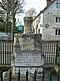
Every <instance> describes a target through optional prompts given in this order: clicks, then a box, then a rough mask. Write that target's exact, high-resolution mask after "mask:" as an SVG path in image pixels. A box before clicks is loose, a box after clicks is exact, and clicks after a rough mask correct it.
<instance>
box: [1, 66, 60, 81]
mask: <svg viewBox="0 0 60 81" xmlns="http://www.w3.org/2000/svg"><path fill="white" fill-rule="evenodd" d="M8 75H9V77H8V79H6V80H5V79H3V76H2V73H1V81H60V68H59V69H58V72H57V73H56V75H54V73H53V68H50V69H46V68H45V67H43V70H42V72H41V73H39V74H38V73H37V70H35V72H34V73H33V76H31V77H32V78H33V79H31V77H30V74H29V71H28V70H27V71H26V74H25V77H22V76H24V75H22V76H21V72H20V70H19V71H18V73H17V75H14V76H15V77H13V75H12V71H11V70H10V71H9V74H8ZM16 77H17V78H16ZM21 77H22V79H21ZM23 78H24V79H23Z"/></svg>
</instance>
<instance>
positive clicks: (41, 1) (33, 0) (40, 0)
mask: <svg viewBox="0 0 60 81" xmlns="http://www.w3.org/2000/svg"><path fill="white" fill-rule="evenodd" d="M25 2H26V6H25V7H24V9H25V11H27V10H29V9H30V8H35V10H36V12H37V14H38V13H39V12H40V11H41V10H42V9H43V8H44V7H45V6H46V0H25ZM16 18H17V19H18V18H19V20H22V19H23V18H20V16H16Z"/></svg>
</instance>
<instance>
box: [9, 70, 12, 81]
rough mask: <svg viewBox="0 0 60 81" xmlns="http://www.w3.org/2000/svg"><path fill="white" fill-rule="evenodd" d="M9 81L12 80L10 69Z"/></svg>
mask: <svg viewBox="0 0 60 81" xmlns="http://www.w3.org/2000/svg"><path fill="white" fill-rule="evenodd" d="M9 81H12V72H11V70H10V72H9Z"/></svg>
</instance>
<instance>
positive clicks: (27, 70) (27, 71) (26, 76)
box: [26, 70, 28, 81]
mask: <svg viewBox="0 0 60 81" xmlns="http://www.w3.org/2000/svg"><path fill="white" fill-rule="evenodd" d="M26 81H28V70H27V71H26Z"/></svg>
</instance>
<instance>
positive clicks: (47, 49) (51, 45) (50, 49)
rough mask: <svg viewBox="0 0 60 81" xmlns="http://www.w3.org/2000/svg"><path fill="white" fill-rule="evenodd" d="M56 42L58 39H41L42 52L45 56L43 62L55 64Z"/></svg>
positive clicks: (59, 43) (59, 42)
mask: <svg viewBox="0 0 60 81" xmlns="http://www.w3.org/2000/svg"><path fill="white" fill-rule="evenodd" d="M57 43H58V46H59V45H60V41H42V52H43V54H44V56H45V64H56V61H57V60H56V59H57V56H58V55H57V51H58V50H57V48H58V46H57Z"/></svg>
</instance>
